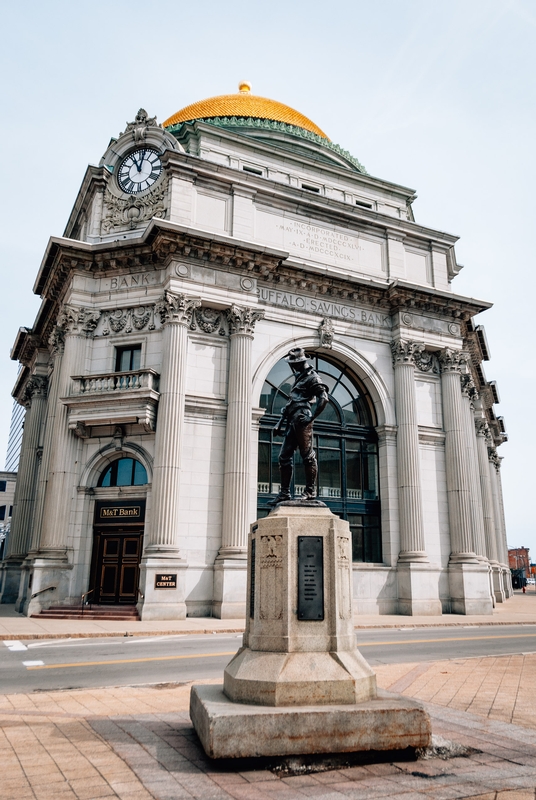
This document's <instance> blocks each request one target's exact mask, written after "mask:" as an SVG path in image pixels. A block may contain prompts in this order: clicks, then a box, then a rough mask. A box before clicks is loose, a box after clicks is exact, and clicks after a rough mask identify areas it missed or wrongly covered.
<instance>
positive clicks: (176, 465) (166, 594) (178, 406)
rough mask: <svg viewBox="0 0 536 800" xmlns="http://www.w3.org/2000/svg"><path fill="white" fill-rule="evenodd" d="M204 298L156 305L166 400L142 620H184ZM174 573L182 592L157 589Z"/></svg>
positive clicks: (173, 298) (161, 409) (174, 298)
mask: <svg viewBox="0 0 536 800" xmlns="http://www.w3.org/2000/svg"><path fill="white" fill-rule="evenodd" d="M200 305H201V300H199V299H197V298H188V297H186V296H185V295H183V294H174V293H172V292H168V291H167V292H166V293H165V295H164V297H163V298H162V300H161V301H160V302H159V303H158V304H157V305H156V308H155V310H156V312H157V313H158V314H160V318H161V321H162V325H163V331H162V369H161V375H160V400H159V403H158V417H157V427H156V437H155V455H154V468H153V486H152V501H151V507H152V514H151V523H150V530H149V532H148V536H147V539H146V543H145V548H144V556H143V559H142V564H141V574H140V585H141V591H142V594H143V597H142V601H141V603H140V605H139V610H140V612H141V617H142V619H184V618H185V617H186V603H185V595H184V593H185V584H184V578H185V570H186V562H185V560H184V559H183V558H182V557H181V555H180V546H179V540H180V508H179V488H180V467H181V449H182V436H183V428H184V398H185V384H186V358H187V350H188V327H189V326H190V323H191V321H192V314H193V311H194V309H195V308H197V307H198V306H200ZM157 573H171V574H174V575H175V577H176V585H177V588H176V589H175V590H172V589H166V590H162V589H156V588H155V575H156V574H157Z"/></svg>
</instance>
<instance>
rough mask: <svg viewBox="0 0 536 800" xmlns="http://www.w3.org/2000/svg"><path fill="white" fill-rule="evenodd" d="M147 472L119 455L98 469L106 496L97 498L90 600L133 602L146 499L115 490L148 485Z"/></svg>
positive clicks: (137, 580)
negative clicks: (107, 490) (122, 494)
mask: <svg viewBox="0 0 536 800" xmlns="http://www.w3.org/2000/svg"><path fill="white" fill-rule="evenodd" d="M147 481H148V478H147V471H146V469H145V467H144V466H143V464H142V463H141V462H140V461H138V460H137V459H135V458H132V457H127V456H121V457H119V458H116V459H115V460H114V461H112V462H109V463H108V464H107V465H106V466H105V467H104V468H103V470H102V471H101V473H100V475H99V477H98V481H97V487H98V488H100V489H109V490H110V491H109V492H106V494H107V495H109V497H106V498H102V499H100V495H99V499H97V500H96V502H95V517H94V525H93V555H92V559H91V577H90V586H89V589H90V591H91V594H90V595H89V600H90V601H91V602H92V603H99V604H106V605H116V604H118V605H134V604H135V603H136V601H137V599H138V598H137V595H138V583H139V567H140V559H141V554H142V548H143V529H144V522H145V498H144V497H138V498H137V497H135V495H133V494H132V492H129V493H128V494H125V495H124V496H119V493H118V492H114V491H113V490H114V489H119V488H120V487H121V488H124V487H141V486H145V485H146V484H147Z"/></svg>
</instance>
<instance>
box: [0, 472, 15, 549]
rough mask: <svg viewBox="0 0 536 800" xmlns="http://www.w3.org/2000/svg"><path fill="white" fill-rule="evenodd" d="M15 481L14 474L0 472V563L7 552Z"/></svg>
mask: <svg viewBox="0 0 536 800" xmlns="http://www.w3.org/2000/svg"><path fill="white" fill-rule="evenodd" d="M16 480H17V473H16V472H0V561H1V560H2V559H3V558H4V555H5V554H6V552H7V544H8V540H9V531H10V528H11V516H12V514H13V502H14V497H15V483H16Z"/></svg>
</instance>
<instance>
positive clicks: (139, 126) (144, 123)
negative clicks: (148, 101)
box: [119, 108, 162, 144]
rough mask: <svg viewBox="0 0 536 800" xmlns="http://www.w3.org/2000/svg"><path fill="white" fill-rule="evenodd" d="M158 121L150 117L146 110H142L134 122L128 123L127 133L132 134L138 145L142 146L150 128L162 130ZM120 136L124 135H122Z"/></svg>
mask: <svg viewBox="0 0 536 800" xmlns="http://www.w3.org/2000/svg"><path fill="white" fill-rule="evenodd" d="M161 127H162V126H161V125H159V124H158V122H157V121H156V117H150V116H149V115H148V114H147V111H146V110H145V109H144V108H140V110H139V111H138V113H137V114H136V117H135V119H134V122H127V127H126V128H125V133H129V132H132V138H133V140H134V142H135V143H136V144H142V142H144V141H145V139H146V138H147V132H148V130H149V128H161ZM119 135H120V136H122V135H123V134H122V133H120V134H119Z"/></svg>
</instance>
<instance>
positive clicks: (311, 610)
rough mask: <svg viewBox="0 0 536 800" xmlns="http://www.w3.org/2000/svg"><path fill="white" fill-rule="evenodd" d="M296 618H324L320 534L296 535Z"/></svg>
mask: <svg viewBox="0 0 536 800" xmlns="http://www.w3.org/2000/svg"><path fill="white" fill-rule="evenodd" d="M298 619H299V620H315V621H319V620H323V619H324V539H323V537H322V536H298Z"/></svg>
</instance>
